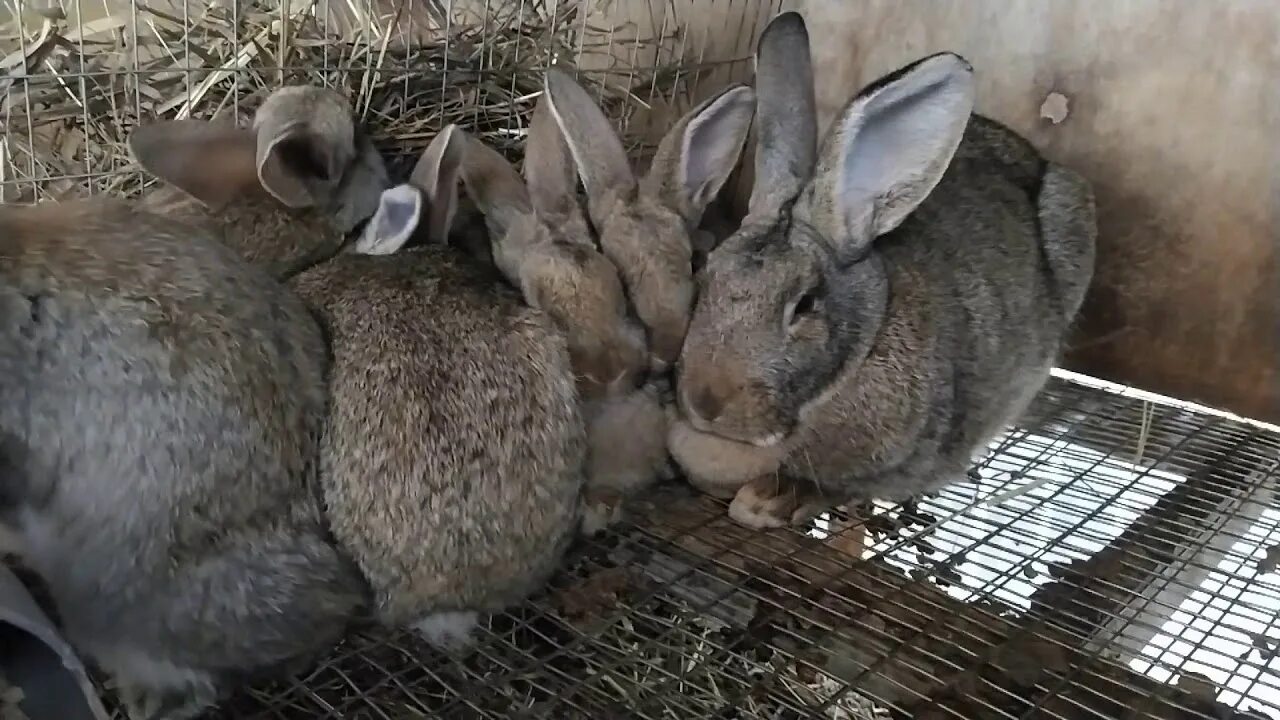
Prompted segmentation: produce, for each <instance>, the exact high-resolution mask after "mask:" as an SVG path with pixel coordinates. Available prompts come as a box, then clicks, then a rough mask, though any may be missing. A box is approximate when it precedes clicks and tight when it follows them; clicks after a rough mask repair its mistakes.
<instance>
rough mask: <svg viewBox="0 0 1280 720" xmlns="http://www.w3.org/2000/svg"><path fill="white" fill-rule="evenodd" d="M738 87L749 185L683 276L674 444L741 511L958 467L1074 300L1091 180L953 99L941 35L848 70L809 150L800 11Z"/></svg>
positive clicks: (927, 485) (1017, 397) (789, 506)
mask: <svg viewBox="0 0 1280 720" xmlns="http://www.w3.org/2000/svg"><path fill="white" fill-rule="evenodd" d="M756 88H757V93H758V98H759V107H758V110H757V124H758V138H759V141H758V142H759V146H758V153H757V158H756V178H755V186H754V189H753V193H752V197H751V201H750V205H749V209H748V215H747V217H746V219H745V220H744V222H743V225H742V227H741V228H740V230H739V231H738V232H737V233H736V234H734V235H733V236H732V237H730V238H729V239H728V240H726V241H725V242H724V243H722V244H721V245H720V246H719V247H718V248H716V250H715V251H713V252H712V253H711V254H710V255H709V257H708V259H707V264H706V266H705V268H704V269H703V271H702V273H701V274H700V293H699V298H698V302H697V306H696V309H695V310H694V314H693V319H692V321H691V324H690V329H689V333H688V337H687V339H686V341H685V345H684V349H683V355H682V358H681V367H680V371H679V376H678V388H679V393H678V395H679V406H680V409H681V418H680V420H678V421H677V422H676V423H674V426H673V428H672V432H671V437H670V440H669V442H670V447H671V451H672V453H673V455H674V456H675V458H676V460H677V461H678V462H679V463H680V465H681V466H682V467H683V468H684V469H685V470H686V471H687V472H688V474H689V475H690V476H691V477H692V478H693V479H694V480H695V482H696V483H697V484H698V485H700V486H702V487H713V488H718V489H719V490H720V491H721V492H722V493H724V494H727V493H729V492H732V493H734V500H733V502H732V504H731V506H730V514H731V515H732V516H733V517H734V518H735V519H736V520H737V521H739V522H741V523H744V524H746V525H750V526H754V527H771V526H779V525H784V524H788V523H800V522H803V521H805V520H807V519H808V518H809V517H811V516H812V515H814V514H815V513H817V512H819V511H821V510H823V509H826V508H829V507H831V506H834V505H838V504H841V503H844V502H846V501H850V500H861V499H872V498H886V499H901V498H904V497H906V496H911V495H915V494H918V493H920V492H925V491H929V490H932V489H935V488H936V487H938V486H940V485H942V484H945V483H948V482H951V481H953V480H954V479H957V478H959V477H961V476H962V475H963V471H964V469H965V467H966V466H967V465H968V463H969V462H970V461H971V459H972V456H973V455H974V454H975V453H976V452H977V451H979V449H980V448H981V447H982V446H983V445H984V444H985V443H987V442H988V441H989V440H990V439H991V438H992V437H993V436H994V435H995V433H997V432H998V431H999V430H1000V429H1001V428H1002V427H1003V426H1004V425H1005V424H1006V423H1008V422H1011V421H1012V420H1013V419H1015V417H1016V416H1017V415H1019V414H1020V413H1021V412H1022V411H1023V410H1024V409H1025V407H1026V405H1027V404H1028V403H1029V402H1030V400H1031V399H1032V397H1033V396H1034V395H1035V394H1036V393H1037V392H1038V390H1039V389H1040V388H1041V387H1042V386H1043V383H1044V382H1045V380H1046V378H1047V377H1048V372H1049V369H1050V368H1051V366H1052V364H1053V362H1054V360H1055V359H1056V356H1057V354H1058V352H1059V347H1060V344H1061V342H1062V339H1063V337H1064V335H1065V333H1066V332H1067V330H1068V329H1069V326H1070V324H1071V323H1072V321H1073V318H1074V316H1075V314H1076V313H1077V311H1078V310H1079V307H1080V305H1081V303H1082V300H1083V297H1084V294H1085V291H1086V289H1087V287H1088V285H1089V282H1090V278H1091V275H1092V270H1093V259H1094V242H1095V238H1096V233H1097V229H1096V217H1095V209H1094V200H1093V194H1092V191H1091V189H1090V187H1089V185H1088V184H1087V183H1086V182H1085V181H1084V180H1083V179H1082V178H1081V177H1080V176H1079V175H1077V174H1076V173H1074V172H1072V171H1071V170H1068V169H1066V168H1063V167H1060V166H1058V165H1055V164H1052V163H1049V162H1046V161H1045V160H1043V159H1042V158H1041V157H1040V156H1039V155H1038V154H1037V153H1036V151H1035V150H1034V149H1033V148H1032V147H1031V145H1030V144H1029V143H1027V142H1026V141H1025V140H1023V139H1022V138H1021V137H1019V136H1017V135H1016V134H1014V133H1013V132H1012V131H1011V130H1008V129H1007V128H1005V127H1003V126H1001V125H999V124H997V123H995V122H994V121H991V120H989V119H986V118H983V117H981V116H977V115H972V117H971V112H972V107H973V96H974V81H973V71H972V68H971V67H970V66H969V64H968V63H967V62H966V61H965V60H964V59H963V58H961V57H959V56H957V55H954V54H950V53H941V54H937V55H932V56H929V57H927V58H924V59H922V60H920V61H918V62H915V63H912V64H911V65H908V66H907V67H904V68H902V69H901V70H899V71H897V72H895V73H893V74H891V75H889V76H887V77H885V78H882V79H881V80H879V81H877V82H875V83H873V84H872V85H871V86H869V87H868V88H866V89H864V90H863V91H862V92H861V93H859V94H858V95H857V96H856V97H854V98H853V99H852V100H851V101H850V102H849V104H848V105H846V106H845V108H844V109H843V111H842V112H841V113H840V115H839V116H838V117H837V118H836V120H835V121H834V123H833V125H832V128H831V130H830V131H829V132H828V133H827V135H826V137H825V138H824V139H823V141H822V144H821V147H820V149H819V146H818V144H817V138H816V133H817V130H816V121H815V114H814V103H813V86H812V68H811V65H810V59H809V47H808V33H807V30H806V28H805V24H804V21H803V20H802V19H801V17H800V16H799V15H798V14H796V13H785V14H783V15H780V16H778V17H777V18H776V19H775V20H774V21H773V22H772V23H771V24H770V25H769V27H768V28H767V29H766V31H765V32H764V34H763V35H762V37H761V39H760V41H759V46H758V52H757V85H756ZM717 445H718V446H719V447H720V449H719V450H715V451H711V452H707V450H708V446H717Z"/></svg>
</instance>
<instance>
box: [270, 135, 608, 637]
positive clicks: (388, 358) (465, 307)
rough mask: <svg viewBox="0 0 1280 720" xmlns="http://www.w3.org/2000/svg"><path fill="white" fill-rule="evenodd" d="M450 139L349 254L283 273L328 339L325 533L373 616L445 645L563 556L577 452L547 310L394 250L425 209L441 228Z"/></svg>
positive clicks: (431, 223) (440, 249)
mask: <svg viewBox="0 0 1280 720" xmlns="http://www.w3.org/2000/svg"><path fill="white" fill-rule="evenodd" d="M460 152H461V144H460V143H459V142H458V136H456V135H454V134H451V133H442V134H441V135H440V136H438V137H437V138H436V139H435V140H434V141H433V143H432V146H431V147H429V148H428V149H427V151H426V153H424V156H423V158H422V161H421V162H420V167H419V168H415V170H414V178H415V182H414V184H413V185H409V184H406V185H401V186H397V187H394V188H391V189H389V190H387V191H385V192H384V193H383V194H382V196H381V201H380V205H379V208H378V210H377V212H375V214H374V217H373V219H372V220H371V221H370V222H369V223H368V225H366V227H365V230H364V233H363V235H362V236H361V238H360V240H358V241H357V243H356V244H355V245H354V247H353V251H352V252H346V253H342V254H340V255H337V256H335V257H334V258H332V259H331V260H329V261H327V262H324V263H322V264H320V265H317V266H315V267H312V268H310V269H308V270H306V271H304V272H302V273H300V274H298V275H296V276H295V277H293V278H292V279H291V280H290V281H289V286H290V287H291V288H292V289H293V290H294V291H295V292H296V293H297V294H298V295H299V296H300V297H301V298H302V299H303V300H304V301H305V302H306V303H307V304H308V306H310V307H311V308H312V310H313V312H314V313H315V314H316V315H317V317H318V318H319V319H320V322H321V324H322V326H323V328H324V330H325V331H326V334H327V337H328V338H329V341H330V345H331V347H332V353H333V363H332V367H331V371H330V377H329V392H330V411H329V424H328V429H327V432H326V435H325V441H324V444H323V447H322V450H321V455H320V457H321V473H320V477H321V484H322V486H323V489H324V498H325V504H326V507H327V517H328V518H329V522H330V525H331V527H332V530H333V533H334V535H335V536H336V538H337V539H338V541H339V542H340V543H341V545H342V547H344V548H346V549H347V550H348V551H349V552H350V553H351V555H352V556H353V557H354V558H355V561H356V562H357V563H358V564H359V566H360V569H361V571H362V573H363V575H364V577H365V578H366V579H367V580H368V581H369V583H370V585H371V586H372V589H373V593H374V605H373V609H374V614H375V616H376V618H377V620H378V621H380V622H382V623H384V624H386V625H390V626H415V627H416V628H417V629H418V630H419V631H421V632H422V634H423V635H424V636H426V638H427V639H428V640H429V641H431V642H433V643H435V644H437V645H440V646H442V647H443V648H444V649H447V650H455V649H461V647H462V646H464V645H465V644H466V643H467V642H468V640H469V632H470V630H471V626H472V625H474V624H475V622H476V620H477V619H478V613H479V612H490V611H498V610H501V609H504V608H506V607H508V606H510V605H512V604H515V603H517V602H519V601H521V600H523V599H524V598H525V596H526V595H527V594H528V593H530V592H531V591H533V590H535V589H536V588H537V587H538V586H539V585H540V584H542V583H543V582H544V581H545V580H546V578H547V577H549V575H550V574H551V572H552V571H553V570H554V569H555V567H556V566H557V564H558V563H559V560H560V558H561V556H562V554H563V551H564V550H565V549H566V548H567V546H568V543H569V542H570V540H571V538H572V537H573V534H574V532H575V531H576V529H577V526H578V522H579V502H580V495H581V491H582V484H583V483H582V472H583V463H584V459H585V452H586V450H585V444H586V440H585V431H584V429H583V424H582V419H581V415H580V411H579V408H578V403H577V395H576V390H575V385H574V375H573V371H572V368H571V365H570V354H569V350H568V347H567V345H566V342H565V339H564V336H563V335H562V334H561V333H560V332H559V331H558V330H557V328H556V327H555V324H554V322H553V320H552V319H551V318H550V317H549V316H548V315H547V314H546V313H543V312H541V311H539V310H537V309H534V308H530V307H527V306H526V305H525V304H524V303H523V302H522V301H521V298H520V297H519V295H518V294H516V293H515V292H514V291H513V290H512V289H510V288H509V287H508V286H507V284H506V283H505V282H503V280H502V277H501V276H500V275H499V274H498V273H497V272H495V271H494V270H493V269H492V268H489V267H485V266H482V265H480V264H478V263H476V262H474V261H472V259H470V258H467V257H465V256H464V255H463V254H462V253H459V252H456V251H453V250H452V249H450V248H447V247H444V246H443V245H442V244H441V243H428V244H426V245H422V246H419V247H414V248H410V249H403V246H404V244H405V243H406V242H407V241H408V239H409V238H410V236H411V235H413V234H414V230H415V229H416V228H417V227H418V226H419V225H420V224H421V223H426V224H427V225H428V227H429V229H430V231H431V233H432V234H433V236H436V237H439V236H441V235H442V234H443V233H446V232H447V229H448V228H449V227H450V225H451V217H452V216H453V213H454V209H453V208H452V207H451V206H452V204H453V203H455V202H456V198H457V193H456V189H455V188H456V179H451V178H456V172H457V171H458V168H459V158H460V155H459V153H460ZM424 163H425V165H424Z"/></svg>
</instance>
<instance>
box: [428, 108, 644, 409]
mask: <svg viewBox="0 0 1280 720" xmlns="http://www.w3.org/2000/svg"><path fill="white" fill-rule="evenodd" d="M449 132H450V136H451V137H456V138H457V141H458V143H459V145H460V146H461V147H462V153H461V155H462V160H461V167H460V171H459V172H460V175H461V178H462V184H463V187H464V188H465V189H466V191H467V194H468V195H469V196H470V197H471V198H472V199H473V200H474V201H475V203H476V205H477V206H478V207H479V208H480V210H481V212H483V213H484V216H485V223H486V225H487V226H488V229H489V233H490V240H491V243H492V246H493V258H494V262H495V264H496V265H497V266H498V269H499V270H500V271H501V272H502V274H503V275H504V276H506V277H507V279H508V280H510V282H511V283H512V284H513V285H515V286H516V287H517V288H519V289H520V290H521V292H522V293H523V295H524V298H525V301H526V302H528V303H529V304H530V305H531V306H533V307H536V308H538V309H540V310H542V311H543V312H545V313H547V314H548V315H549V316H551V318H552V319H553V320H554V321H555V322H556V324H557V326H558V327H559V328H560V329H561V331H562V332H564V333H565V337H566V340H567V341H568V345H569V356H570V358H571V361H572V364H573V368H574V373H575V375H576V376H577V378H578V386H579V389H580V391H581V392H582V394H583V396H584V397H586V398H598V397H603V396H606V395H617V394H619V393H622V392H625V391H626V390H629V389H631V388H633V387H635V386H636V384H637V383H638V382H639V380H640V378H641V377H642V376H643V373H644V371H645V370H646V368H647V355H646V348H645V342H644V333H643V331H642V330H641V328H640V327H639V325H638V324H637V323H636V322H635V321H634V319H633V318H632V316H631V314H630V313H629V311H628V305H627V295H626V291H625V290H624V288H623V284H622V281H621V280H620V279H619V278H618V271H617V269H616V268H615V266H614V264H613V263H612V262H610V260H609V259H608V258H607V257H605V256H604V255H603V254H602V253H601V252H600V251H599V250H597V249H596V247H595V243H594V241H593V240H592V237H591V229H590V227H589V226H588V224H587V222H586V219H585V218H584V217H583V216H582V212H581V210H580V208H579V205H578V201H577V196H576V190H577V177H576V175H575V172H574V168H573V163H572V160H571V158H570V155H569V148H568V146H567V145H566V143H565V142H564V139H563V138H562V136H561V133H560V130H559V128H558V127H557V126H556V123H555V121H554V119H553V118H552V117H551V111H550V107H549V103H548V101H547V100H546V97H545V96H544V97H543V98H542V99H541V100H539V102H538V105H537V107H536V108H535V110H534V115H533V120H532V122H531V124H530V126H529V138H528V142H527V145H526V147H527V150H526V155H525V163H524V168H525V172H524V178H523V179H522V178H521V177H520V175H519V173H517V172H516V170H515V168H514V167H512V166H511V164H510V163H508V162H507V160H506V159H505V158H503V157H502V155H500V154H499V153H498V152H497V151H496V150H494V149H492V148H490V147H488V146H487V145H485V144H484V143H483V142H481V141H480V140H478V139H476V138H474V137H472V136H470V135H467V134H466V133H465V132H463V131H462V130H460V129H457V128H451V129H450V130H449ZM427 159H428V158H424V160H427ZM443 227H445V228H447V225H445V226H443Z"/></svg>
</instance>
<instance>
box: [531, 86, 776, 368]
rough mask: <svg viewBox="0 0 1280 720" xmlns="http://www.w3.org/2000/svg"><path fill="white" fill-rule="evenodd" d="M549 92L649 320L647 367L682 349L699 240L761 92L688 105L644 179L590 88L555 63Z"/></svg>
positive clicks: (667, 361) (633, 296)
mask: <svg viewBox="0 0 1280 720" xmlns="http://www.w3.org/2000/svg"><path fill="white" fill-rule="evenodd" d="M544 92H545V97H546V99H547V102H548V104H549V108H550V110H551V113H552V115H553V116H554V118H555V120H556V124H557V125H558V126H559V127H560V131H561V133H562V135H563V138H564V140H565V142H566V143H567V144H568V146H569V150H570V153H571V156H572V158H573V162H574V165H575V166H576V168H577V170H578V175H579V177H581V179H582V183H583V186H584V188H585V189H586V195H587V211H588V215H589V217H590V219H591V223H592V225H593V226H594V228H595V230H596V232H597V233H598V235H599V243H600V249H601V250H602V251H603V252H604V254H605V256H607V257H608V258H609V259H610V260H611V261H613V264H614V266H615V267H616V268H617V270H618V273H619V274H620V275H621V276H622V281H623V285H624V286H625V287H626V291H627V296H628V298H629V299H630V301H631V303H632V306H633V308H634V310H635V314H636V316H637V317H638V318H639V319H640V322H641V323H642V324H643V326H644V328H645V330H646V333H647V340H648V348H649V354H650V366H651V369H652V370H654V371H655V372H658V373H661V372H665V371H666V370H668V369H670V367H671V366H672V365H674V364H675V361H676V359H677V358H678V357H679V354H680V348H681V346H682V344H683V342H684V336H685V332H686V330H687V329H688V324H689V314H690V312H691V311H692V307H693V298H694V285H693V239H692V237H691V236H692V235H693V234H694V233H695V232H696V231H697V229H698V227H699V225H700V223H701V220H702V215H703V212H704V211H705V210H706V208H707V205H708V204H709V203H710V202H711V201H712V200H713V199H714V198H715V197H716V195H717V194H718V193H719V192H720V189H721V188H722V187H723V186H724V184H725V182H726V181H727V180H728V178H729V174H730V173H731V172H732V171H733V168H734V166H735V165H736V164H737V162H738V159H739V157H740V156H741V154H742V148H743V145H744V144H745V142H746V137H747V133H748V131H749V129H750V127H751V120H752V117H753V116H754V114H755V92H754V91H753V90H752V89H751V88H749V87H746V86H744V85H731V86H729V87H727V88H725V89H723V90H722V91H721V92H719V93H717V94H716V95H715V96H713V97H711V98H708V99H707V100H706V101H704V102H702V103H701V104H699V105H698V106H697V107H695V108H693V109H692V110H690V111H689V112H688V113H686V114H685V115H684V116H683V117H682V118H681V119H680V120H679V121H678V122H676V123H675V125H674V126H673V127H672V128H671V129H670V130H669V131H668V132H667V133H666V135H665V136H664V137H663V138H662V140H661V142H659V144H658V148H657V151H656V153H655V154H654V157H653V161H652V162H651V164H650V166H649V170H648V172H646V173H645V174H644V175H643V177H640V178H637V177H636V176H635V174H634V173H633V172H632V169H631V167H630V164H629V163H628V160H627V155H626V152H625V150H624V148H623V145H622V140H621V139H620V138H619V137H618V134H617V132H615V131H614V129H613V127H612V126H611V125H610V123H609V120H608V118H606V117H605V114H604V112H602V111H601V110H600V107H599V106H598V105H596V103H595V102H594V101H592V100H591V96H590V95H589V94H587V91H586V90H585V89H583V88H582V86H581V85H578V84H577V83H576V82H574V81H573V79H572V78H570V77H569V76H568V75H567V74H565V73H564V72H562V71H560V70H557V69H554V68H552V69H550V70H548V71H547V73H546V76H545V84H544Z"/></svg>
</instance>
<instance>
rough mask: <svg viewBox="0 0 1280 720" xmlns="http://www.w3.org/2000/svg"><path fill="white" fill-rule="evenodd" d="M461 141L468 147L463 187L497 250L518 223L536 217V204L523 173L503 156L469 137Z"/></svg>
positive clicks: (463, 168) (463, 170)
mask: <svg viewBox="0 0 1280 720" xmlns="http://www.w3.org/2000/svg"><path fill="white" fill-rule="evenodd" d="M459 132H460V133H461V132H462V131H459ZM462 137H463V140H464V143H465V147H466V153H465V159H464V161H463V163H462V184H463V186H464V187H466V189H467V195H469V196H470V197H471V199H472V200H473V201H475V204H476V206H477V207H479V208H480V212H482V213H484V221H485V226H486V227H488V229H489V237H490V239H491V241H492V243H493V245H494V246H497V245H499V244H501V243H502V241H503V240H504V239H505V237H506V235H507V233H508V231H510V230H511V228H512V227H513V226H515V224H516V223H517V222H519V221H520V220H521V219H522V218H525V217H527V216H530V215H532V214H533V203H532V200H531V199H530V198H529V191H528V189H527V188H525V185H524V180H523V179H522V178H521V177H520V173H518V172H516V169H515V168H514V167H512V166H511V163H509V162H507V159H506V158H504V157H503V156H502V154H501V153H499V152H498V151H497V150H494V149H493V148H491V147H489V146H488V145H486V144H484V142H482V141H481V140H479V139H477V138H474V137H472V136H470V135H467V134H465V133H464V134H463V135H462Z"/></svg>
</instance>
